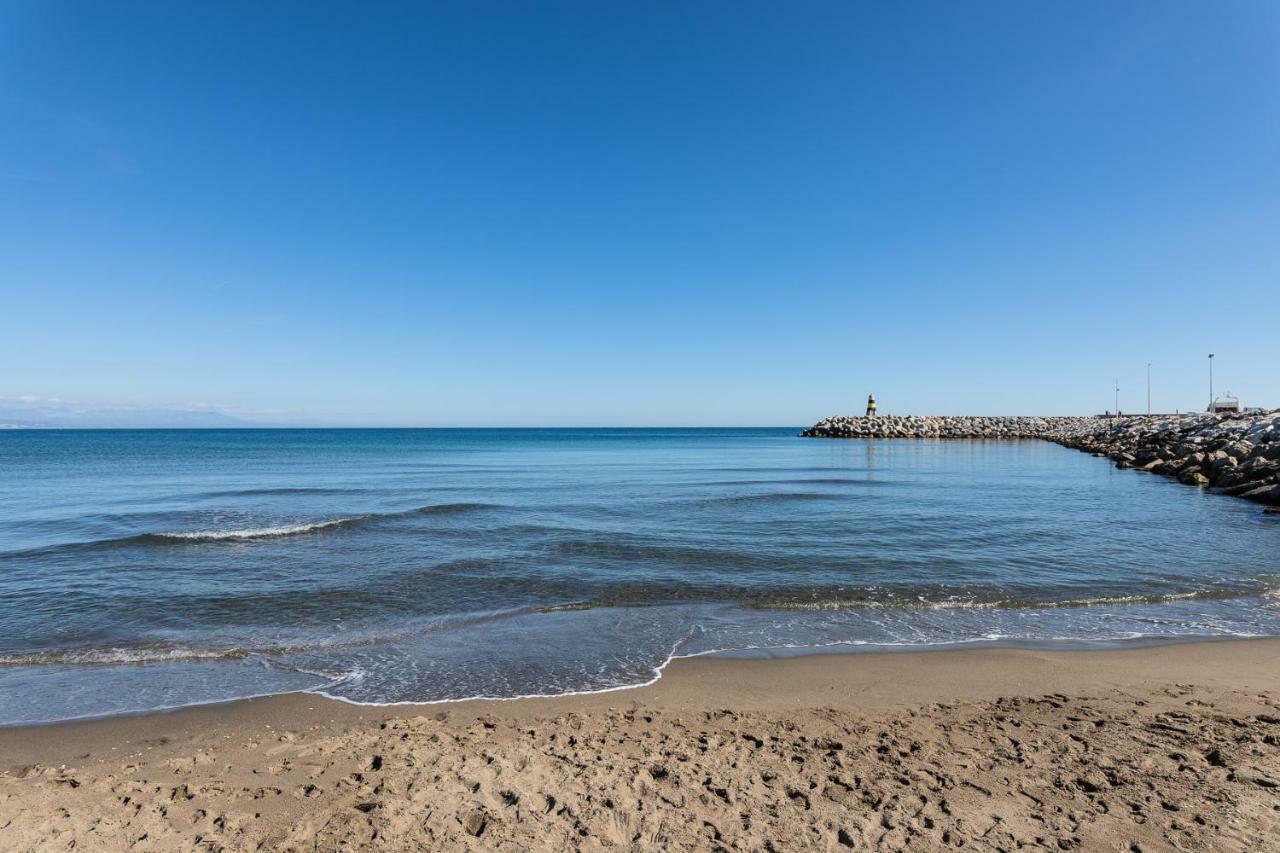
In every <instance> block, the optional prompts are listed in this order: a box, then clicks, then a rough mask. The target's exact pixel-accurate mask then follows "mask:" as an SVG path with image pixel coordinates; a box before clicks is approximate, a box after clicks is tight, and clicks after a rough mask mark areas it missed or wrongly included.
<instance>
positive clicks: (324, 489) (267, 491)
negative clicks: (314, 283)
mask: <svg viewBox="0 0 1280 853" xmlns="http://www.w3.org/2000/svg"><path fill="white" fill-rule="evenodd" d="M366 491H368V490H367V489H342V488H334V487H329V486H280V487H276V488H262V489H223V490H221V491H214V492H203V493H201V495H202V496H203V497H209V498H251V497H256V496H258V495H264V496H269V495H358V494H362V493H363V492H366Z"/></svg>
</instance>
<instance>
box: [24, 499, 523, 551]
mask: <svg viewBox="0 0 1280 853" xmlns="http://www.w3.org/2000/svg"><path fill="white" fill-rule="evenodd" d="M497 508H499V507H498V506H497V505H496V504H483V503H450V504H430V505H427V506H420V507H414V508H413V509H407V510H402V511H399V512H374V513H366V514H363V515H353V516H345V517H339V518H329V519H324V520H322V521H312V522H298V523H295V524H279V525H271V526H266V527H245V528H229V529H226V530H174V531H158V532H154V533H138V534H135V535H132V536H121V537H117V538H114V539H93V540H89V541H86V542H69V543H66V544H62V545H51V546H48V547H45V548H34V549H30V550H26V551H10V552H8V553H4V554H0V558H15V557H27V556H34V555H37V554H51V553H57V552H61V551H83V550H94V549H99V548H120V547H125V546H130V545H145V544H168V545H174V544H184V543H185V544H194V543H201V542H245V541H253V540H258V539H276V538H280V537H284V536H301V535H306V534H313V533H320V532H323V531H327V530H338V529H342V528H349V527H357V526H360V525H365V524H373V523H377V522H380V521H396V520H400V519H406V518H415V517H420V516H431V515H453V514H458V513H465V512H475V511H479V510H485V509H497Z"/></svg>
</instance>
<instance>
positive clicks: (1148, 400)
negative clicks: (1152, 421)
mask: <svg viewBox="0 0 1280 853" xmlns="http://www.w3.org/2000/svg"><path fill="white" fill-rule="evenodd" d="M1147 414H1148V415H1149V414H1151V362H1149V361H1148V362H1147Z"/></svg>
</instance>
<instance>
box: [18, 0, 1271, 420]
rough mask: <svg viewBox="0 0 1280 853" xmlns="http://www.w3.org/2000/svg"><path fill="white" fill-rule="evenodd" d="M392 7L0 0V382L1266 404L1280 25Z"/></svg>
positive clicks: (396, 396) (941, 404) (170, 394)
mask: <svg viewBox="0 0 1280 853" xmlns="http://www.w3.org/2000/svg"><path fill="white" fill-rule="evenodd" d="M375 5H376V8H377V11H376V12H375V11H370V10H372V9H374V6H372V5H370V4H356V3H350V4H333V3H315V2H309V3H297V4H289V3H272V4H262V3H237V2H219V3H204V4H185V3H175V4H162V3H151V2H139V3H131V2H118V3H109V4H108V3H64V2H55V0H29V1H28V0H23V1H22V2H14V0H0V306H2V307H3V310H2V311H0V323H2V324H3V331H4V334H3V335H0V402H4V401H5V400H8V401H9V402H13V401H15V400H16V399H17V398H19V397H25V398H27V399H37V400H40V401H43V402H42V404H45V405H50V406H57V405H65V404H66V401H74V404H75V405H77V406H81V407H85V406H89V407H92V406H116V407H119V406H125V407H136V408H139V409H148V410H150V409H165V408H175V409H186V408H193V407H194V408H212V409H217V410H219V411H222V412H226V413H229V414H232V415H236V416H239V417H243V418H248V419H258V420H267V421H272V422H282V423H334V424H392V425H416V424H420V425H465V424H475V425H507V424H510V425H539V424H546V425H559V424H619V425H622V424H673V425H675V424H796V425H798V424H804V423H808V422H812V421H814V420H816V419H817V418H819V417H821V416H824V415H827V414H830V413H833V412H839V411H853V410H856V409H858V408H859V407H860V406H861V402H862V400H863V399H865V395H866V393H867V392H868V391H870V390H874V391H875V392H876V394H877V396H878V398H879V399H880V401H881V406H882V409H883V410H885V411H892V412H904V413H905V412H913V413H931V412H934V413H991V414H1001V413H1008V414H1012V413H1044V414H1058V413H1078V412H1094V411H1101V410H1103V409H1104V408H1111V407H1112V405H1113V403H1112V400H1113V393H1112V391H1111V388H1112V384H1113V382H1114V381H1115V380H1116V379H1119V381H1120V384H1121V387H1122V393H1121V404H1122V408H1125V409H1127V410H1134V411H1136V410H1140V409H1144V408H1145V405H1146V399H1145V377H1146V365H1147V362H1149V361H1150V362H1154V364H1155V366H1154V367H1153V379H1154V395H1153V396H1154V400H1153V402H1154V405H1155V407H1156V409H1157V410H1161V409H1164V410H1172V409H1174V408H1182V409H1186V408H1188V407H1193V406H1202V405H1203V404H1204V403H1205V402H1206V397H1207V387H1206V386H1207V368H1206V360H1205V355H1206V354H1207V353H1208V352H1216V353H1217V359H1216V364H1217V371H1216V372H1217V377H1218V380H1217V385H1218V390H1220V391H1221V390H1232V391H1235V392H1237V393H1238V394H1239V395H1240V396H1241V397H1242V398H1244V401H1245V403H1246V404H1257V405H1270V406H1280V370H1277V368H1276V366H1277V361H1278V358H1277V357H1278V356H1280V332H1278V331H1277V327H1276V320H1275V306H1276V300H1277V298H1278V295H1280V49H1277V45H1280V4H1276V3H1274V2H1270V0H1257V2H1232V3H1221V4H1203V3H1191V2H1167V0H1165V2H1129V3H1113V2H1081V3H1071V4H1051V3H1040V2H1035V3H1028V2H979V3H951V2H939V3H853V2H833V3H803V2H801V3H791V4H778V3H756V2H732V3H730V2H725V3H669V4H668V3H644V4H634V3H629V4H622V3H601V2H583V3H557V2H540V3H516V2H508V3H488V2H460V3H441V4H418V3H405V4H402V5H396V4H375ZM50 398H56V399H57V400H58V401H63V402H59V403H49V402H48V400H49V399H50Z"/></svg>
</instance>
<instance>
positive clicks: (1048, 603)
mask: <svg viewBox="0 0 1280 853" xmlns="http://www.w3.org/2000/svg"><path fill="white" fill-rule="evenodd" d="M1278 592H1280V590H1274V589H1257V588H1252V589H1250V588H1239V589H1206V590H1197V591H1194V592H1169V593H1141V594H1134V595H1109V596H1108V595H1103V596H1093V597H1089V598H1067V599H1049V600H1043V601H1029V600H1022V599H1009V598H997V599H986V600H984V599H966V598H947V599H938V600H930V599H925V598H917V599H914V600H911V599H894V598H888V599H876V598H834V599H823V600H811V601H794V600H792V601H787V600H781V601H754V602H751V603H750V606H751V607H752V608H753V609H756V610H794V611H818V612H822V611H839V610H863V609H873V608H882V609H893V610H1041V609H1053V608H1065V607H1107V606H1117V605H1119V606H1123V605H1130V604H1169V603H1172V602H1175V601H1204V600H1215V599H1217V600H1221V599H1229V598H1246V597H1250V596H1263V597H1269V596H1275V595H1277V593H1278Z"/></svg>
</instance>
